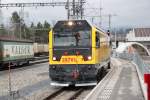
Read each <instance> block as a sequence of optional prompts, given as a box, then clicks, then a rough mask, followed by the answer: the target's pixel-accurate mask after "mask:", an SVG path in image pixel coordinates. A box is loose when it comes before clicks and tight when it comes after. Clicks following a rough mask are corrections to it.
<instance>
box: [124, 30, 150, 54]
mask: <svg viewBox="0 0 150 100" xmlns="http://www.w3.org/2000/svg"><path fill="white" fill-rule="evenodd" d="M126 41H128V42H138V43H141V44H143V45H144V46H146V47H147V49H148V50H149V51H150V28H133V29H132V30H131V31H129V33H127V35H126Z"/></svg>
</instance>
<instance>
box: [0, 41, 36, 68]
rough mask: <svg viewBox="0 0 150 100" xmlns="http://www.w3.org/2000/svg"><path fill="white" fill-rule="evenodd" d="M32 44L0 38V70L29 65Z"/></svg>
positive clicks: (31, 57)
mask: <svg viewBox="0 0 150 100" xmlns="http://www.w3.org/2000/svg"><path fill="white" fill-rule="evenodd" d="M33 58H34V51H33V42H31V41H27V40H14V39H13V40H12V39H2V38H0V68H2V67H6V66H8V64H9V63H10V64H11V65H13V66H15V65H16V66H18V65H23V64H29V61H31V60H33Z"/></svg>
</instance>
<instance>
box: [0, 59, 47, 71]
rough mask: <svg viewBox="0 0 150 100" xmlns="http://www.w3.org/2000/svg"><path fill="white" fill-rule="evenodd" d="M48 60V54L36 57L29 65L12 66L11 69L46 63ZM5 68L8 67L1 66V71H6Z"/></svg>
mask: <svg viewBox="0 0 150 100" xmlns="http://www.w3.org/2000/svg"><path fill="white" fill-rule="evenodd" d="M46 62H48V56H45V57H44V56H43V57H35V58H34V60H33V61H30V62H29V65H21V66H11V69H16V68H22V67H29V66H32V65H36V64H41V63H46ZM5 70H8V67H5V68H0V71H5Z"/></svg>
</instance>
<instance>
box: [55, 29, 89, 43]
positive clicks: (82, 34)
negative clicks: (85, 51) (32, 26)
mask: <svg viewBox="0 0 150 100" xmlns="http://www.w3.org/2000/svg"><path fill="white" fill-rule="evenodd" d="M53 45H54V46H91V31H90V30H79V31H66V32H63V31H62V32H54V40H53Z"/></svg>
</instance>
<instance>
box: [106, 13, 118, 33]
mask: <svg viewBox="0 0 150 100" xmlns="http://www.w3.org/2000/svg"><path fill="white" fill-rule="evenodd" d="M113 16H117V15H116V14H108V24H109V26H108V30H109V31H111V21H112V17H113Z"/></svg>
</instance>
